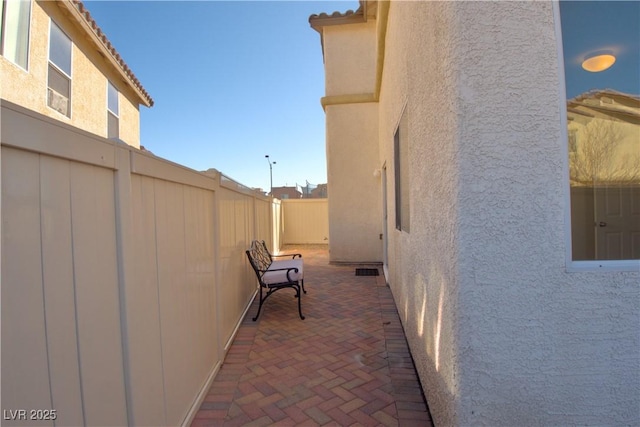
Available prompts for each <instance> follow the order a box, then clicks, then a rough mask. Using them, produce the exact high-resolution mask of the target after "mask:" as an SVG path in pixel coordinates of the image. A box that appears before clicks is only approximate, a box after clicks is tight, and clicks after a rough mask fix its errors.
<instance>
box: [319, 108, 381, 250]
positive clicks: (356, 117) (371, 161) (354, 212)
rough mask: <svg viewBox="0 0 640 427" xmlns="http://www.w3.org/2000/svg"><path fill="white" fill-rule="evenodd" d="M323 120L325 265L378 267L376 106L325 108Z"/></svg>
mask: <svg viewBox="0 0 640 427" xmlns="http://www.w3.org/2000/svg"><path fill="white" fill-rule="evenodd" d="M326 116H327V118H326V120H327V135H326V138H327V182H328V191H327V192H328V194H329V256H330V261H332V262H380V261H381V260H382V241H381V240H380V233H382V213H381V212H382V201H381V198H380V177H379V176H376V174H374V172H375V171H376V169H379V167H380V166H379V164H378V146H377V144H378V142H377V139H378V134H377V124H378V108H377V104H375V103H364V104H346V105H332V106H327V108H326Z"/></svg>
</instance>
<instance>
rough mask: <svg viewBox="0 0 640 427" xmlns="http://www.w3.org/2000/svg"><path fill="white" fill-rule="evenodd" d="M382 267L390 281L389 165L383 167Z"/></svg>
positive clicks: (386, 278)
mask: <svg viewBox="0 0 640 427" xmlns="http://www.w3.org/2000/svg"><path fill="white" fill-rule="evenodd" d="M382 269H383V271H384V277H385V280H387V282H388V281H389V249H388V235H387V166H386V164H385V165H384V166H383V167H382Z"/></svg>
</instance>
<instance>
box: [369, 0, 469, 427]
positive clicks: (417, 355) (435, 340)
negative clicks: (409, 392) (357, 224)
mask: <svg viewBox="0 0 640 427" xmlns="http://www.w3.org/2000/svg"><path fill="white" fill-rule="evenodd" d="M454 13H455V11H454V7H453V5H452V4H450V3H449V2H432V3H429V4H424V5H420V6H413V5H410V4H405V3H395V2H394V3H392V4H391V8H390V14H389V22H388V30H387V38H386V51H385V69H384V72H383V80H382V90H381V96H380V127H379V128H380V160H379V162H380V163H381V164H386V165H387V189H386V193H387V206H388V207H387V211H388V219H387V230H388V233H389V246H388V253H389V255H388V256H389V277H388V280H389V284H390V286H391V288H392V291H393V294H394V299H395V301H396V305H397V306H398V310H399V313H400V315H401V318H402V322H403V325H404V328H405V332H406V335H407V338H408V341H409V343H410V347H411V351H412V354H413V357H414V359H415V362H416V366H417V368H418V371H419V374H420V377H421V379H422V385H423V388H424V389H425V395H426V398H427V401H428V403H429V406H430V408H431V411H432V415H433V417H434V421H435V423H436V425H456V424H457V423H458V422H459V411H460V396H461V389H460V387H461V386H460V381H461V377H460V367H459V363H460V361H459V357H460V355H459V348H458V338H459V337H458V321H457V318H458V312H457V310H458V309H459V305H458V293H459V286H460V285H459V280H460V279H459V271H458V266H457V265H456V259H457V257H458V252H459V248H458V238H459V235H458V221H459V218H458V213H457V207H456V206H457V203H458V200H457V193H458V190H457V187H458V170H457V169H458V164H457V156H456V151H457V149H458V148H457V147H458V144H459V142H458V141H457V128H458V127H459V126H460V123H459V120H460V118H459V117H458V115H457V112H456V110H457V109H458V108H459V107H458V106H457V99H456V98H457V97H456V92H457V88H456V81H455V79H454V78H453V73H452V71H453V59H452V57H453V55H454V52H452V46H451V44H450V37H451V36H450V34H449V33H450V32H451V31H453V28H451V27H450V25H451V23H452V21H453V19H454V16H453V14H454ZM436 34H437V35H438V37H437V38H436ZM434 58H438V59H437V60H434ZM403 114H404V115H405V117H404V120H405V121H406V124H407V132H405V135H402V134H401V138H402V137H404V138H407V139H408V145H409V151H410V156H409V157H410V164H409V169H410V203H411V205H410V223H411V228H410V232H409V233H407V232H404V231H398V230H396V228H395V188H394V173H395V170H394V152H393V143H394V133H395V130H396V128H397V126H398V123H399V122H400V119H401V117H402V115H403Z"/></svg>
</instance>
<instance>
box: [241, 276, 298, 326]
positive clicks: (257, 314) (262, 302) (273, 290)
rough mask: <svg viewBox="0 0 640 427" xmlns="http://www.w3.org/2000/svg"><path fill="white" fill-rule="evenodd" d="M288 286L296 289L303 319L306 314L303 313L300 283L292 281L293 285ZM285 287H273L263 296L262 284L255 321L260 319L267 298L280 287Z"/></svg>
mask: <svg viewBox="0 0 640 427" xmlns="http://www.w3.org/2000/svg"><path fill="white" fill-rule="evenodd" d="M285 287H287V288H293V290H294V291H296V295H295V297H296V298H298V314H299V315H300V318H301V319H302V320H304V316H303V315H302V294H301V293H300V285H298V284H296V283H292V284H291V285H288V286H285ZM285 287H280V288H271V289H269V290H268V291H267V294H266V295H265V296H264V298H263V297H262V286H260V304H259V305H258V313H256V316H255V317H254V318H253V321H254V322H255V321H256V320H258V317H259V316H260V310H262V304H264V302H265V301H266V300H267V298H269V296H270V295H271V294H272V293H274V292H275V291H277V290H280V289H284V288H285Z"/></svg>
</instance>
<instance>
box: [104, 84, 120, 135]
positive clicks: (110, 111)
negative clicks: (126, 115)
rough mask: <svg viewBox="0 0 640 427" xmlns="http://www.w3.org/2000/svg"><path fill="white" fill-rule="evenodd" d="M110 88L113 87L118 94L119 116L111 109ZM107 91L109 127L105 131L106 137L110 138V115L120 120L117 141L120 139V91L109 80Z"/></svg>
mask: <svg viewBox="0 0 640 427" xmlns="http://www.w3.org/2000/svg"><path fill="white" fill-rule="evenodd" d="M109 86H113V88H114V89H115V90H116V94H117V97H118V113H117V114H116V113H115V112H113V111H112V110H111V109H110V108H109ZM106 90H107V126H106V129H105V135H107V138H108V137H109V114H113V116H114V117H115V118H116V119H118V138H117V139H120V91H119V90H118V88H117V87H116V85H114V84H113V83H111V80H109V79H107V85H106Z"/></svg>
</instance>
